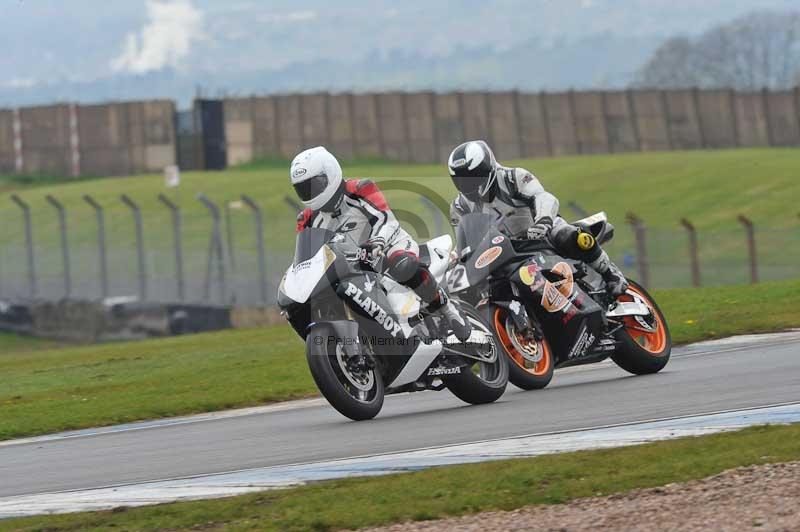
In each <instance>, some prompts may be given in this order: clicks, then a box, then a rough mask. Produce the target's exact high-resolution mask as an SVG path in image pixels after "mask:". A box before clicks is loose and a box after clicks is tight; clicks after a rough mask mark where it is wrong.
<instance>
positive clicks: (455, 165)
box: [451, 157, 467, 168]
mask: <svg viewBox="0 0 800 532" xmlns="http://www.w3.org/2000/svg"><path fill="white" fill-rule="evenodd" d="M465 164H467V160H466V159H465V158H463V157H462V158H461V159H456V160H455V161H453V164H452V165H451V166H452V167H453V168H458V167H459V166H464V165H465Z"/></svg>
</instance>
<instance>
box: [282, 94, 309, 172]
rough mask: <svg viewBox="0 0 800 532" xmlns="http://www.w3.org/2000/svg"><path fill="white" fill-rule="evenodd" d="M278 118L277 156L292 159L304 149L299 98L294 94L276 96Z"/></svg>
mask: <svg viewBox="0 0 800 532" xmlns="http://www.w3.org/2000/svg"><path fill="white" fill-rule="evenodd" d="M275 98H276V102H275V104H276V113H277V116H278V120H277V122H278V128H279V129H278V139H279V148H278V150H279V151H278V155H279V156H281V157H285V158H287V159H291V158H293V157H294V156H295V155H297V154H298V153H299V152H301V151H302V150H303V149H304V148H306V147H307V146H306V143H305V139H304V138H303V113H302V111H301V110H300V101H301V100H300V96H298V95H296V94H294V95H292V94H290V95H282V96H276V97H275Z"/></svg>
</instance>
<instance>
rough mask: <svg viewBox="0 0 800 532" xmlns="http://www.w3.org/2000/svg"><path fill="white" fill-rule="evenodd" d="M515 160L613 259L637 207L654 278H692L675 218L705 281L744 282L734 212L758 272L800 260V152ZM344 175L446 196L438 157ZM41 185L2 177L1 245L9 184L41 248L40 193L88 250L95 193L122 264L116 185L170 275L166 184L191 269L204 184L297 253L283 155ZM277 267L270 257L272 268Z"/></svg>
mask: <svg viewBox="0 0 800 532" xmlns="http://www.w3.org/2000/svg"><path fill="white" fill-rule="evenodd" d="M513 164H518V165H521V166H524V167H527V168H530V169H532V170H533V171H534V172H535V173H536V174H537V175H538V176H539V178H540V179H541V181H542V182H543V183H544V185H545V187H546V188H548V189H549V190H551V191H552V192H554V193H555V194H556V195H557V196H558V197H559V198H560V199H561V202H562V213H563V214H564V215H565V216H566V217H568V218H573V217H574V214H573V213H572V211H571V210H570V209H569V208H567V204H568V203H569V202H570V201H575V202H577V203H578V204H580V205H581V206H582V207H583V208H584V209H585V210H587V211H589V212H595V211H599V210H605V211H607V212H608V213H609V216H610V218H611V220H612V221H613V222H614V223H615V224H616V225H617V226H618V227H619V230H618V234H617V238H616V241H615V242H613V243H611V244H610V245H609V248H610V251H611V252H612V256H613V257H614V258H615V259H616V260H618V261H622V258H623V256H624V255H625V254H626V253H632V252H633V251H634V246H633V244H632V235H631V232H630V230H629V229H628V228H627V227H626V225H625V223H624V216H625V213H627V212H629V211H633V212H635V213H636V214H638V215H639V216H640V217H642V218H643V219H644V220H645V221H646V223H647V225H648V227H650V228H651V229H652V230H651V242H650V246H649V249H650V254H651V262H652V263H653V265H652V268H653V275H652V277H653V280H654V285H656V286H665V287H666V286H681V285H688V283H689V268H688V259H687V258H686V235H685V234H684V232H683V230H682V229H681V228H680V226H679V225H678V221H679V220H680V219H681V218H683V217H686V218H688V219H690V220H692V221H693V222H694V223H695V225H696V226H697V228H698V230H699V231H701V237H700V244H701V255H702V257H701V263H702V264H703V266H704V267H705V269H706V275H705V277H704V281H705V283H707V284H721V283H735V282H744V281H746V280H747V268H746V263H745V260H746V254H745V248H744V245H743V244H744V233H743V232H742V229H741V227H740V226H739V225H738V223H737V221H736V216H737V215H739V214H744V215H746V216H748V217H750V218H751V219H753V220H754V221H755V223H756V225H757V227H761V228H770V229H771V230H770V231H764V233H763V234H760V235H759V237H760V239H761V244H760V246H759V252H760V254H761V255H762V256H763V262H764V265H763V266H762V276H763V278H765V279H780V278H787V277H789V276H791V274H792V272H793V271H794V272H795V273H796V271H797V270H798V268H796V266H795V265H796V263H797V261H800V231H798V225H799V224H800V219H798V212H797V210H798V208H797V206H796V198H797V197H800V181H798V180H797V179H796V174H797V168H799V167H800V150H798V149H741V150H721V151H690V152H665V153H636V154H621V155H598V156H581V157H565V158H554V159H540V160H523V161H513ZM345 173H346V175H347V176H349V177H375V178H377V179H378V180H379V181H383V182H384V183H386V182H387V181H388V180H391V181H392V182H394V183H395V185H396V182H397V181H398V180H406V181H407V182H410V183H415V184H417V185H423V186H425V187H428V188H430V189H431V190H433V191H434V192H436V193H437V194H438V195H440V196H441V197H442V198H444V199H446V200H447V201H449V200H450V199H452V197H453V196H454V188H453V186H452V184H451V182H450V179H449V178H448V177H447V174H446V169H445V167H444V165H400V164H390V163H380V162H365V161H360V162H355V163H353V164H350V165H345ZM49 182H50V180H44V181H42V182H41V183H39V182H34V183H35V186H23V185H18V184H15V183H16V182H14V181H11V182H9V181H8V180H5V181H2V183H3V184H4V186H3V187H2V188H0V198H2V200H3V201H0V220H2V221H3V224H4V226H5V229H4V230H3V231H0V244H2V245H4V246H6V247H9V246H10V247H13V246H19V245H21V243H22V236H21V235H22V222H21V216H20V213H19V210H18V209H17V207H16V206H14V205H13V204H12V203H11V202H10V201H8V197H9V194H10V192H9V191H8V190H7V188H8V187H12V188H13V187H17V186H19V187H22V188H19V189H16V190H15V191H16V192H17V193H19V194H20V195H21V196H22V197H23V198H24V199H25V200H26V201H28V202H29V203H30V204H31V205H32V207H33V208H34V222H35V237H36V242H37V245H38V246H39V247H40V248H48V249H57V243H58V240H57V239H58V231H57V225H56V215H55V211H54V209H53V208H52V207H51V206H50V205H48V204H47V203H46V202H45V200H44V198H45V196H46V195H47V194H52V195H54V196H56V197H58V198H59V199H60V200H61V201H62V202H63V203H64V204H65V205H67V206H68V208H69V217H68V220H69V224H70V242H71V244H72V245H73V246H77V247H80V246H88V247H86V249H91V248H92V246H94V242H95V238H96V228H95V227H96V226H95V222H94V213H93V211H92V210H91V208H90V207H89V206H88V205H87V204H86V203H85V202H84V201H83V199H82V196H83V195H84V194H91V195H92V196H94V197H95V199H97V200H98V201H99V202H100V203H101V204H102V205H104V206H106V209H107V219H108V222H107V223H108V239H109V242H110V244H109V247H110V252H111V254H112V271H115V270H116V269H119V268H123V267H128V268H129V263H130V262H131V257H130V250H131V248H132V245H133V225H132V221H131V215H130V212H129V210H128V209H127V208H126V207H125V206H124V205H123V204H122V203H121V202H120V201H119V195H120V194H121V193H126V194H128V195H129V196H130V197H132V198H133V199H134V200H136V201H137V202H139V203H140V204H141V206H142V209H143V212H144V215H145V240H146V245H147V247H148V250H150V251H151V252H152V253H153V254H154V256H155V254H156V252H158V251H159V250H161V251H163V256H164V257H165V258H164V259H163V260H161V261H160V262H159V261H157V260H155V259H153V260H151V261H150V264H149V267H150V268H151V269H152V270H154V271H153V275H156V276H157V275H162V274H163V275H167V274H171V272H172V261H171V255H169V253H168V250H169V249H170V246H171V235H170V233H169V231H168V228H169V224H170V219H169V214H168V212H167V210H166V209H165V208H164V207H163V205H161V204H160V203H159V202H158V201H157V199H156V198H157V195H158V194H159V193H162V192H163V193H165V194H166V195H167V196H169V197H171V198H172V199H173V200H175V201H177V202H178V203H179V204H180V205H181V207H182V209H183V212H184V216H185V220H184V239H185V246H186V253H187V256H188V260H187V262H188V265H187V267H188V268H189V269H190V271H191V270H192V269H194V270H196V271H203V269H204V268H205V253H206V249H207V245H208V235H209V231H210V228H211V224H210V220H209V217H208V215H207V214H206V211H205V208H204V207H203V206H202V205H201V204H200V203H199V202H198V201H197V200H196V195H197V194H198V193H200V192H203V193H205V194H207V195H208V196H209V197H210V198H211V199H212V200H214V201H216V202H219V203H220V204H225V203H226V202H231V201H235V200H238V199H239V197H240V195H241V194H248V195H250V196H251V197H253V198H254V199H255V200H256V201H257V202H258V203H259V204H260V205H262V206H263V207H264V209H265V222H266V226H267V236H266V240H267V242H266V243H267V248H268V250H269V251H270V252H273V253H274V252H286V251H288V250H291V249H293V241H294V236H293V228H294V223H295V221H294V212H293V210H292V209H291V208H290V207H289V206H288V205H286V203H285V202H284V197H285V196H287V195H289V196H293V191H292V190H291V187H290V186H289V184H288V178H287V169H286V168H285V166H284V165H283V164H280V163H276V162H269V163H266V164H261V165H259V164H251V165H247V166H244V167H242V168H238V169H237V168H234V169H229V170H226V171H224V172H187V173H185V174H184V176H183V184H182V185H181V186H180V187H179V188H178V189H170V190H167V189H165V188H164V185H163V179H162V177H161V176H158V175H146V176H138V177H125V178H106V179H94V180H81V181H75V182H69V183H64V184H58V185H51V184H48V183H49ZM400 188H403V187H402V186H401V187H400ZM387 196H388V197H389V200H390V203H391V204H392V205H393V207H394V208H395V209H396V210H398V211H408V212H411V213H413V214H415V215H417V216H420V217H421V218H422V219H423V220H425V221H427V222H430V220H431V216H430V214H429V213H428V211H427V210H426V209H425V208H423V206H422V204H421V203H420V199H419V195H418V194H417V193H415V192H407V191H403V190H398V187H397V186H391V187H387ZM233 207H234V208H232V210H231V212H232V218H231V220H232V221H231V226H232V232H233V234H234V235H235V238H236V240H237V243H236V244H237V247H238V248H239V249H251V250H252V249H255V247H254V236H253V231H252V219H251V217H250V214H249V212H248V211H247V210H246V209H243V208H241V205H239V204H234V206H233ZM400 217H401V219H402V218H405V220H406V221H407V222H408V221H409V220H410V217H409V216H404V215H402V213H401V216H400ZM407 225H409V226H410V224H407ZM428 226H429V227H432V224H430V223H429V224H428ZM775 229H780V230H781V231H778V232H776V231H775ZM432 231H433V229H431V232H432ZM14 249H19V248H14ZM115 253H116V254H120V256H119V257H118V258H117V259H114V256H115ZM126 253H127V254H126ZM787 253H788V254H790V255H787ZM74 255H76V258H75V260H76V261H78V262H79V264H78V265H77V266H76V268H75V269H76V270H78V269H87V268H94V267H95V264H94V262H95V259H94V255H93V253H83V254H82V253H74ZM795 255H796V257H795ZM55 257H56V255H54V258H53V260H50V261H47V263H45V264H42V265H41V270H42V275H49V276H51V277H55V276H57V274H58V272H59V271H60V269H59V268H60V261H59V260H57V259H56V258H55ZM795 259H796V260H795ZM115 260H116V262H115ZM81 261H83V262H81ZM18 263H19V264H18V265H16V266H15V268H17V269H19V268H21V267H23V262H22V260H21V259H19V260H18ZM283 266H284V265H283V264H274V265H273V264H271V265H270V267H272V268H275V269H276V271H279V270H280V269H281V268H282V267H283Z"/></svg>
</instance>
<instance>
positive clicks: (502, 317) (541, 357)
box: [482, 304, 555, 390]
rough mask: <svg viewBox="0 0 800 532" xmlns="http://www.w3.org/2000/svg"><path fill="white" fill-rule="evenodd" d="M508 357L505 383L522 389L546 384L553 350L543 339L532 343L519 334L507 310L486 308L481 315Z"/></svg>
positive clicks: (532, 340) (536, 388)
mask: <svg viewBox="0 0 800 532" xmlns="http://www.w3.org/2000/svg"><path fill="white" fill-rule="evenodd" d="M482 314H483V316H484V318H486V319H487V320H488V321H489V322H490V323H491V324H492V330H493V331H494V333H495V335H496V336H497V339H498V341H499V342H500V344H501V345H502V348H503V352H504V353H505V355H506V356H507V357H508V360H509V365H508V380H510V381H511V383H512V384H513V385H514V386H517V387H519V388H522V389H523V390H539V389H541V388H544V387H545V386H547V385H548V384H550V380H551V379H552V378H553V370H554V369H555V361H554V359H553V351H552V349H550V344H549V343H548V342H547V339H546V338H542V339H541V340H536V339H534V338H529V337H526V336H525V335H523V334H522V333H520V332H519V331H518V330H517V328H516V326H515V325H514V320H513V319H511V316H510V315H509V313H508V310H507V309H504V308H502V307H498V306H497V305H491V304H490V305H487V306H486V307H485V308H484V309H483V312H482Z"/></svg>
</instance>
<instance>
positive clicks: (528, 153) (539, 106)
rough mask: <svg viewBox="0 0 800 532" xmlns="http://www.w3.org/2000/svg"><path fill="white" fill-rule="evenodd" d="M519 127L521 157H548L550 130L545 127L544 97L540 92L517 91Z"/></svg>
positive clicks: (550, 145) (551, 151)
mask: <svg viewBox="0 0 800 532" xmlns="http://www.w3.org/2000/svg"><path fill="white" fill-rule="evenodd" d="M517 99H518V100H519V103H518V105H517V107H518V109H519V117H518V121H519V129H520V150H521V154H520V155H521V156H522V157H549V156H551V155H552V154H553V150H552V143H551V141H550V131H549V129H548V127H547V113H546V112H545V107H544V105H545V103H544V97H543V96H542V95H540V94H532V93H519V94H517Z"/></svg>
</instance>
